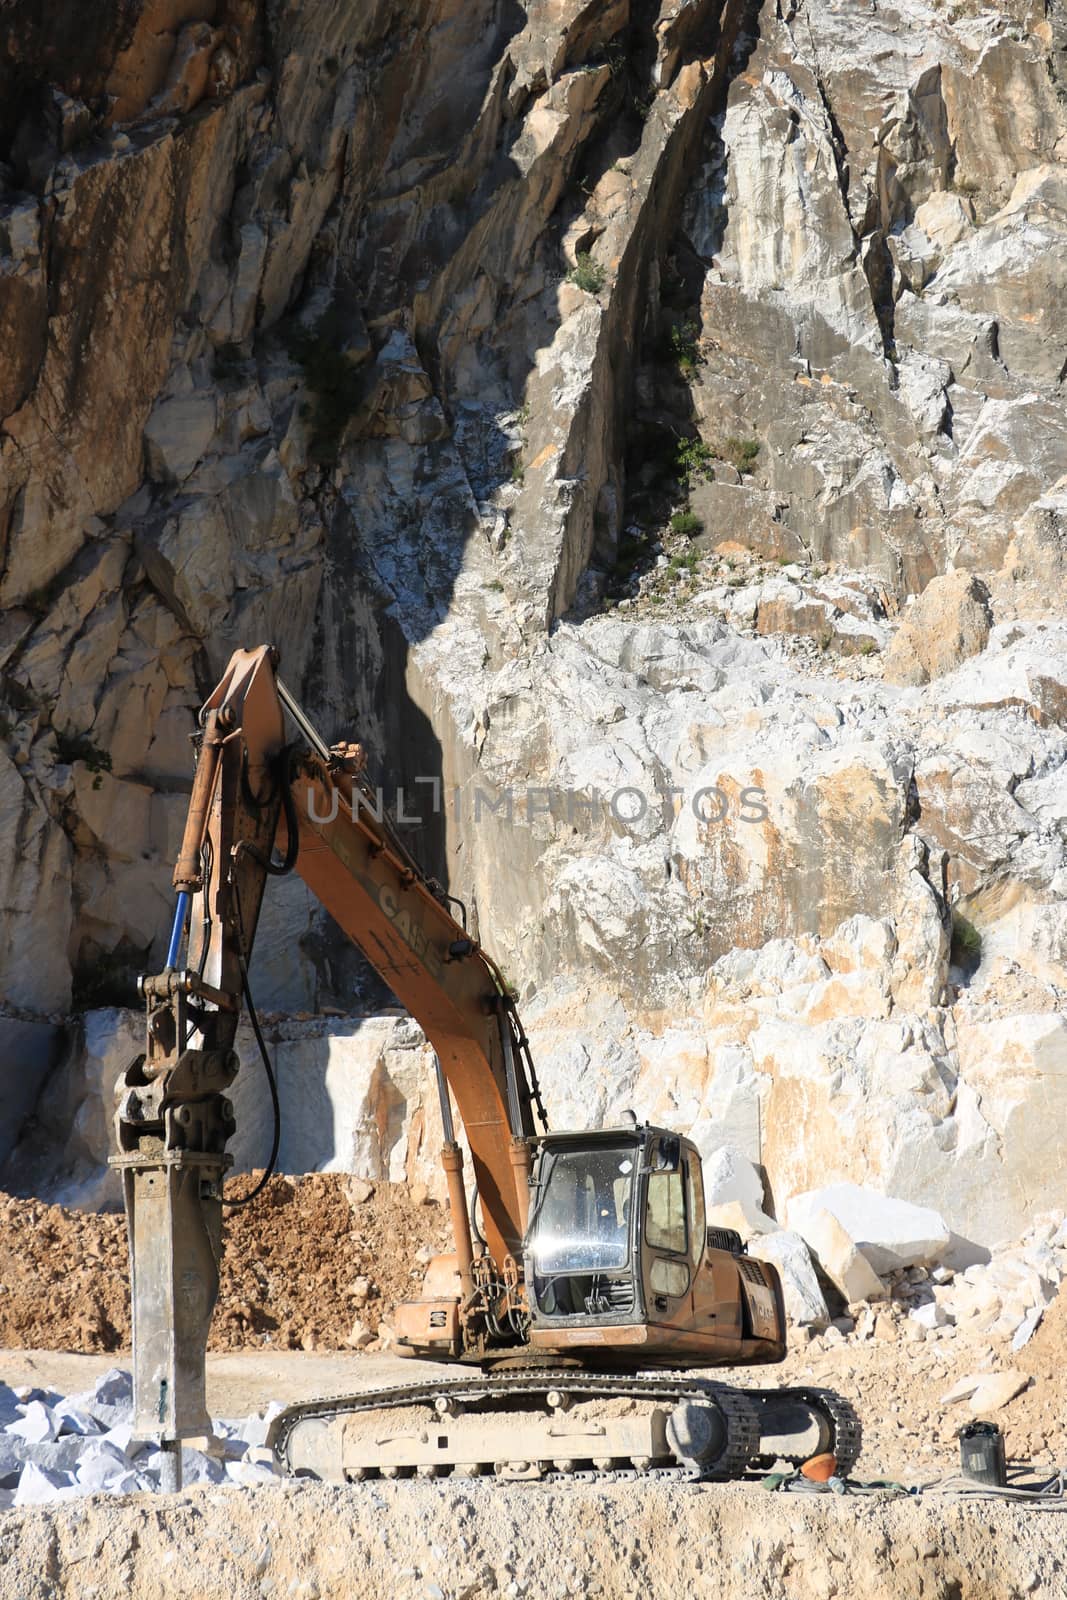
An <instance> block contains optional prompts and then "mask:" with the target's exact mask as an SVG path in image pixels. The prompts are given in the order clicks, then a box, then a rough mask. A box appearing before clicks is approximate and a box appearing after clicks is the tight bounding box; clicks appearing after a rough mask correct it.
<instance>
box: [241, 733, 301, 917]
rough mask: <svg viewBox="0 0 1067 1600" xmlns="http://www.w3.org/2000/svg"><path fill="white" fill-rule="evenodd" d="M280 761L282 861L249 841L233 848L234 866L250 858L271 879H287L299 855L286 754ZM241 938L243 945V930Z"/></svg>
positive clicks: (298, 839) (296, 822) (294, 809)
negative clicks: (283, 830)
mask: <svg viewBox="0 0 1067 1600" xmlns="http://www.w3.org/2000/svg"><path fill="white" fill-rule="evenodd" d="M281 760H282V763H283V769H282V810H283V811H284V812H285V830H286V833H287V834H288V836H289V837H288V840H287V842H286V846H285V857H284V859H283V860H281V861H272V860H271V855H270V851H266V852H264V851H262V850H261V849H260V848H259V846H258V845H256V844H253V843H252V840H251V839H240V840H238V842H237V843H236V844H235V845H234V847H233V859H234V863H235V864H236V862H237V860H238V858H239V857H240V856H242V855H248V856H251V857H252V860H253V861H256V862H258V863H259V865H260V866H261V867H262V868H263V870H264V872H268V873H270V876H271V877H272V878H285V877H287V876H288V875H289V873H290V872H292V870H293V868H294V867H295V866H296V862H297V857H298V856H299V854H300V819H299V818H298V816H297V814H296V801H295V800H294V799H293V791H292V789H291V787H290V785H289V771H288V752H283V754H282V757H281ZM241 938H242V943H243V942H244V933H243V930H242V935H241Z"/></svg>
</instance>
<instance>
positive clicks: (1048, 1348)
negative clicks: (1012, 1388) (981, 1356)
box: [997, 1289, 1067, 1461]
mask: <svg viewBox="0 0 1067 1600" xmlns="http://www.w3.org/2000/svg"><path fill="white" fill-rule="evenodd" d="M1010 1360H1011V1365H1012V1366H1014V1367H1018V1369H1019V1371H1020V1372H1027V1373H1029V1374H1030V1376H1031V1378H1032V1379H1033V1380H1034V1381H1033V1383H1032V1384H1031V1386H1030V1388H1029V1389H1026V1390H1024V1392H1023V1393H1022V1394H1021V1395H1020V1396H1019V1397H1018V1399H1017V1400H1013V1401H1012V1403H1011V1407H1010V1409H1009V1411H1008V1412H1007V1418H1008V1421H1009V1422H1010V1425H1011V1430H1012V1434H1011V1436H1010V1445H1011V1447H1012V1449H1013V1450H1014V1451H1016V1452H1017V1453H1019V1454H1021V1455H1026V1456H1031V1455H1034V1456H1036V1455H1040V1454H1041V1453H1042V1450H1043V1447H1045V1446H1046V1445H1053V1446H1054V1447H1055V1448H1057V1453H1058V1455H1059V1459H1060V1460H1061V1461H1062V1459H1063V1458H1062V1438H1063V1431H1064V1419H1065V1418H1067V1292H1065V1290H1064V1289H1061V1290H1060V1292H1059V1294H1058V1295H1057V1296H1056V1298H1055V1300H1053V1302H1052V1304H1051V1305H1050V1306H1049V1307H1048V1309H1047V1310H1046V1312H1045V1315H1044V1316H1043V1317H1042V1318H1041V1322H1040V1325H1039V1327H1038V1330H1037V1332H1036V1333H1035V1334H1034V1336H1033V1338H1032V1339H1031V1340H1030V1342H1029V1344H1026V1345H1024V1346H1023V1348H1022V1349H1021V1350H1020V1351H1019V1352H1018V1354H1017V1355H1014V1356H1012V1357H1011V1358H1010ZM997 1420H998V1421H999V1418H998V1419H997Z"/></svg>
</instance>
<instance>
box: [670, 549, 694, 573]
mask: <svg viewBox="0 0 1067 1600" xmlns="http://www.w3.org/2000/svg"><path fill="white" fill-rule="evenodd" d="M699 565H700V554H699V552H698V551H696V550H682V551H679V552H678V553H677V554H675V555H673V556H671V559H670V561H669V562H668V563H667V571H668V572H669V573H670V575H671V577H672V578H680V577H681V576H682V575H683V574H684V575H685V576H686V577H692V575H693V573H694V572H695V571H696V569H697V567H698V566H699Z"/></svg>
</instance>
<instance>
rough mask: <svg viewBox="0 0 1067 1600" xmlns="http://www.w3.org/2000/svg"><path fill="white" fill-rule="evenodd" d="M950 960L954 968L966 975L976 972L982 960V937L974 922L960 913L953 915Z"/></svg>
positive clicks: (956, 912)
mask: <svg viewBox="0 0 1067 1600" xmlns="http://www.w3.org/2000/svg"><path fill="white" fill-rule="evenodd" d="M950 959H951V961H952V965H953V966H954V967H959V968H960V969H961V971H963V972H966V973H972V972H975V971H976V970H977V968H978V966H979V964H980V963H981V960H982V935H981V934H980V933H979V931H978V929H977V928H976V927H975V925H974V923H973V922H968V920H967V918H966V917H965V916H963V915H962V914H961V913H960V912H958V911H954V912H953V913H952V947H951V954H950Z"/></svg>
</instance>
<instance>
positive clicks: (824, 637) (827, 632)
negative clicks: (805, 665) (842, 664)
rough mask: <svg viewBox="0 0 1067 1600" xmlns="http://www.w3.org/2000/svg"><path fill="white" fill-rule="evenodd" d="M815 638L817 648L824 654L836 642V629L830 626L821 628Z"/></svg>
mask: <svg viewBox="0 0 1067 1600" xmlns="http://www.w3.org/2000/svg"><path fill="white" fill-rule="evenodd" d="M814 638H815V644H816V648H817V649H818V650H819V651H820V653H821V654H822V655H825V654H826V652H827V650H829V648H830V646H831V645H832V644H833V642H834V630H833V629H832V628H830V627H825V628H820V629H819V631H818V633H817V634H815V635H814Z"/></svg>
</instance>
